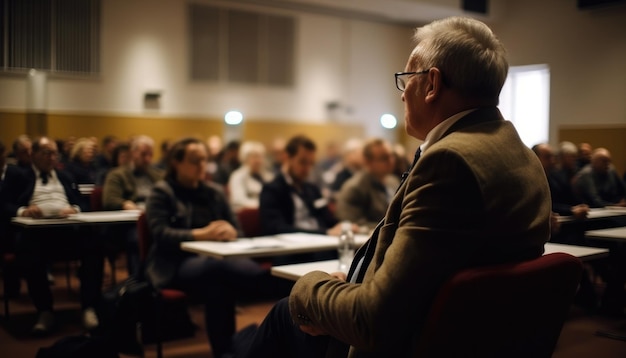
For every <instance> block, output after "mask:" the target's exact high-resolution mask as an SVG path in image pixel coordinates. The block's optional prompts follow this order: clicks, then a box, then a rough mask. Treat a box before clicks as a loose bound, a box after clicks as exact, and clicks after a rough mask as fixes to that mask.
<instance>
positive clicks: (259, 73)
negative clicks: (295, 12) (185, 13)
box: [189, 4, 295, 86]
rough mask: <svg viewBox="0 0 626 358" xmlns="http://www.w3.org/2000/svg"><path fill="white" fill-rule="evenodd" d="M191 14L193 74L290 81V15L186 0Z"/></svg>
mask: <svg viewBox="0 0 626 358" xmlns="http://www.w3.org/2000/svg"><path fill="white" fill-rule="evenodd" d="M189 19H190V21H189V23H190V49H191V56H190V57H191V65H190V76H191V79H193V80H209V81H226V82H238V83H250V84H267V85H280V86H289V85H292V84H293V59H294V55H293V52H294V37H295V36H294V31H295V20H294V19H293V18H292V17H288V16H277V15H271V14H265V13H256V12H252V11H243V10H236V9H226V8H219V7H213V6H208V5H200V4H190V5H189Z"/></svg>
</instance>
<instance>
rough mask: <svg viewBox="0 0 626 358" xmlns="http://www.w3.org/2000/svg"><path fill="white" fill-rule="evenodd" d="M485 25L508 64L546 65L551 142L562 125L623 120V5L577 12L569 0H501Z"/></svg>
mask: <svg viewBox="0 0 626 358" xmlns="http://www.w3.org/2000/svg"><path fill="white" fill-rule="evenodd" d="M496 1H504V0H496ZM491 25H492V28H493V29H494V31H495V33H496V34H497V35H498V36H499V37H500V39H501V40H502V42H503V43H504V45H505V46H506V48H507V49H508V53H509V59H510V64H511V65H516V66H519V65H530V64H541V63H545V64H548V66H549V67H550V78H551V83H550V142H551V143H552V144H556V143H557V142H558V128H559V127H560V126H562V125H587V124H595V125H613V124H623V123H626V5H622V6H616V7H611V8H606V9H598V10H578V9H577V8H576V1H575V0H555V1H545V0H515V1H506V9H505V13H504V16H503V17H502V19H501V21H497V22H495V23H493V24H491Z"/></svg>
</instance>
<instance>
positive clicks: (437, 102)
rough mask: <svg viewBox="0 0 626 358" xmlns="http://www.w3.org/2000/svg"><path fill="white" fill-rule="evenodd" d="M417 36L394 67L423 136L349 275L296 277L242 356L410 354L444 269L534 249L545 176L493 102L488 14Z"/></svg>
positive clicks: (408, 118) (449, 271)
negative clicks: (400, 67) (403, 61)
mask: <svg viewBox="0 0 626 358" xmlns="http://www.w3.org/2000/svg"><path fill="white" fill-rule="evenodd" d="M415 40H416V42H417V45H416V47H415V49H414V50H413V52H412V53H411V55H410V58H409V60H408V63H407V65H406V69H405V71H406V72H402V73H397V74H396V86H397V87H398V89H399V90H401V91H403V93H402V97H401V98H402V101H403V102H404V105H405V125H406V130H407V133H408V134H409V135H411V136H412V137H415V138H417V139H420V140H425V142H424V143H423V144H422V145H421V146H420V150H419V151H418V153H417V155H416V161H415V163H414V164H413V166H412V168H411V170H410V173H409V174H408V176H407V177H406V180H404V181H403V183H402V184H401V185H400V188H399V190H398V192H397V193H396V195H395V197H394V199H393V200H392V202H391V204H390V206H389V209H388V211H387V214H386V216H385V219H384V221H383V222H382V223H381V225H380V226H379V227H377V229H376V230H375V231H374V233H373V234H372V238H371V239H370V242H369V243H368V244H366V245H364V246H363V247H362V248H361V249H360V250H359V251H358V252H357V255H356V257H355V259H354V261H353V265H352V267H351V269H350V272H349V274H348V276H347V278H346V275H342V274H340V273H335V274H327V273H324V272H321V271H314V272H310V273H308V274H306V275H304V276H302V277H301V278H300V279H299V280H298V281H297V282H296V283H295V285H294V287H293V290H292V291H291V295H290V296H289V298H288V299H287V300H282V301H280V302H279V303H278V304H277V305H275V306H274V308H273V309H272V310H271V311H270V313H269V314H268V316H267V317H266V319H265V320H264V322H263V323H262V324H261V326H260V327H259V330H258V331H257V334H256V336H255V338H254V340H253V342H252V344H251V347H250V352H249V354H248V356H249V357H300V358H302V357H347V356H350V357H409V356H415V349H416V346H417V342H418V340H419V338H420V335H421V333H422V332H421V331H422V329H423V325H424V322H425V319H426V316H427V314H428V311H429V309H430V307H431V304H432V300H433V298H434V296H435V294H436V293H437V291H438V289H439V288H440V286H441V285H442V283H444V282H445V281H446V280H448V279H449V278H450V277H451V276H452V275H453V274H454V273H456V272H458V271H459V270H462V269H465V268H468V267H477V266H483V265H490V264H495V263H504V262H516V261H521V260H528V259H532V258H537V257H539V256H541V254H542V253H543V245H544V243H545V242H546V241H547V240H548V238H549V235H550V214H551V212H550V199H549V195H550V193H549V188H548V184H547V182H546V179H545V175H544V174H543V170H542V168H541V166H540V164H539V161H538V160H537V158H536V156H535V155H534V154H533V152H532V151H531V150H529V149H528V148H527V147H526V146H525V145H524V144H523V143H522V141H521V140H520V138H519V136H518V134H517V133H516V131H515V128H514V127H513V125H512V124H511V123H510V122H507V121H505V120H503V118H502V116H501V114H500V112H499V111H498V109H497V107H496V106H497V104H498V96H499V94H500V90H501V88H502V85H503V83H504V81H505V79H506V75H507V69H508V64H507V61H506V59H505V50H504V48H503V47H502V45H501V44H500V42H499V41H498V40H497V39H496V37H495V36H494V35H493V33H492V32H491V30H490V29H489V28H488V27H487V26H486V25H484V24H483V23H481V22H479V21H477V20H473V19H470V18H461V17H456V18H447V19H443V20H439V21H435V22H433V23H431V24H429V25H426V26H425V27H422V28H419V29H418V30H417V32H416V35H415ZM420 153H421V156H420Z"/></svg>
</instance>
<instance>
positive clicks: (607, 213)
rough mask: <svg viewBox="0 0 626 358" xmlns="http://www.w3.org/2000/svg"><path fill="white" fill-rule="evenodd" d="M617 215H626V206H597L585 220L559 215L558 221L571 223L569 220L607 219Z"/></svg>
mask: <svg viewBox="0 0 626 358" xmlns="http://www.w3.org/2000/svg"><path fill="white" fill-rule="evenodd" d="M616 216H626V208H621V207H614V206H610V207H606V208H595V209H590V210H589V214H588V215H587V218H586V219H584V220H577V219H576V218H574V216H571V215H570V216H559V217H557V221H558V222H560V223H569V222H576V221H577V222H585V221H586V220H600V219H607V218H611V217H616Z"/></svg>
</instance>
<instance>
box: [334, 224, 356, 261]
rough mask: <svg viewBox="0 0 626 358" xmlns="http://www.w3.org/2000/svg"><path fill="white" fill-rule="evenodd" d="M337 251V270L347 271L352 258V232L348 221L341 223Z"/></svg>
mask: <svg viewBox="0 0 626 358" xmlns="http://www.w3.org/2000/svg"><path fill="white" fill-rule="evenodd" d="M337 253H338V254H339V271H341V272H345V273H348V270H349V269H350V265H351V264H352V260H353V259H354V233H353V232H352V223H350V222H349V221H344V222H342V223H341V234H339V245H338V246H337Z"/></svg>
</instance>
